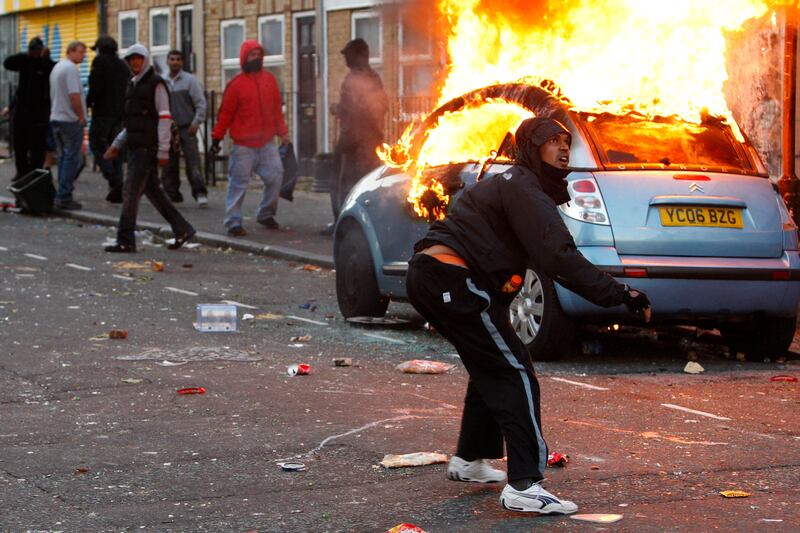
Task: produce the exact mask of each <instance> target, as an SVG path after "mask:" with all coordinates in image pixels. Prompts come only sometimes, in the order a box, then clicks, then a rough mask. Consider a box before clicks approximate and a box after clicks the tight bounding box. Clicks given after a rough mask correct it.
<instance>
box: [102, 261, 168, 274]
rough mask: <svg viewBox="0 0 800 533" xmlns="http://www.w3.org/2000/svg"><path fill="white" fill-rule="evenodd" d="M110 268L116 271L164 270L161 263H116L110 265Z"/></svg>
mask: <svg viewBox="0 0 800 533" xmlns="http://www.w3.org/2000/svg"><path fill="white" fill-rule="evenodd" d="M111 266H113V267H114V268H116V269H117V270H152V271H154V272H162V271H163V270H164V263H163V262H161V261H150V260H147V261H141V262H136V261H116V262H114V263H111Z"/></svg>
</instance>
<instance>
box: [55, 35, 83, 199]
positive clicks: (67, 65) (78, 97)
mask: <svg viewBox="0 0 800 533" xmlns="http://www.w3.org/2000/svg"><path fill="white" fill-rule="evenodd" d="M85 56H86V45H85V44H83V43H82V42H80V41H73V42H71V43H69V45H68V46H67V56H66V57H65V58H64V59H62V60H61V61H59V62H58V63H57V64H56V66H55V67H53V71H52V72H51V73H50V122H51V123H52V125H53V133H54V134H55V138H56V145H57V147H58V192H57V193H56V201H55V206H56V208H58V209H80V208H81V207H82V206H81V204H80V203H78V202H76V201H75V200H73V198H72V190H73V189H74V182H75V179H76V178H77V177H78V173H79V172H80V169H81V165H82V164H83V157H82V155H83V154H82V153H81V147H82V146H83V128H84V127H85V126H86V105H85V103H84V101H83V87H82V85H81V75H80V73H79V72H78V65H80V64H81V63H83V58H84V57H85Z"/></svg>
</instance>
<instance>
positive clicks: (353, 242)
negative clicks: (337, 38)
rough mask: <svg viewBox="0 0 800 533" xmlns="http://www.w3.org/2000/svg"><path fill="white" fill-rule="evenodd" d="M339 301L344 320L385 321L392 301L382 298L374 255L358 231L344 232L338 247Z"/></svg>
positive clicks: (365, 239)
mask: <svg viewBox="0 0 800 533" xmlns="http://www.w3.org/2000/svg"><path fill="white" fill-rule="evenodd" d="M334 265H335V267H336V299H337V300H338V302H339V310H340V311H341V313H342V315H344V317H345V318H350V317H354V316H371V317H382V316H383V315H385V314H386V308H387V307H388V306H389V298H387V297H386V296H383V295H381V293H380V291H379V290H378V280H377V279H376V278H375V270H374V266H373V260H372V254H371V253H370V250H369V243H367V238H366V237H365V236H364V233H363V232H362V231H361V230H360V229H359V228H356V227H350V228H346V229H345V234H344V237H342V240H341V241H340V242H339V243H338V246H337V247H336V256H335V257H334Z"/></svg>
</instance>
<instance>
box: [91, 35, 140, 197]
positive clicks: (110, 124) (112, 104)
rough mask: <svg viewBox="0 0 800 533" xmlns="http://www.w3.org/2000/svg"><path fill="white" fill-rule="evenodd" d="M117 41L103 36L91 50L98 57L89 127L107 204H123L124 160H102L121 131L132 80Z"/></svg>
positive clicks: (119, 158) (94, 74)
mask: <svg viewBox="0 0 800 533" xmlns="http://www.w3.org/2000/svg"><path fill="white" fill-rule="evenodd" d="M117 49H118V47H117V41H116V40H115V39H114V38H113V37H111V36H110V35H101V36H100V37H98V38H97V41H95V43H94V46H92V50H94V51H95V52H96V53H97V55H95V57H94V59H93V60H92V68H91V70H90V71H89V92H88V93H87V95H86V106H87V107H88V108H89V109H90V110H91V112H92V122H91V124H90V126H89V146H90V147H91V149H92V153H93V154H94V159H95V161H96V162H97V166H98V167H100V172H102V173H103V177H104V178H105V179H106V181H107V182H108V194H107V195H106V201H108V202H111V203H113V204H121V203H122V182H123V168H122V167H123V165H122V158H121V157H118V158H116V159H114V160H112V161H109V160H107V159H105V158H104V157H103V154H105V152H106V150H108V147H109V146H111V143H112V142H113V141H114V139H115V138H116V137H117V135H119V132H120V131H121V130H122V113H123V106H124V104H125V89H126V88H127V87H128V80H129V79H130V78H131V71H130V69H129V68H128V65H127V64H126V63H125V62H124V61H123V60H122V59H120V58H119V56H118V55H117Z"/></svg>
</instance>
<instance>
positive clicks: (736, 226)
mask: <svg viewBox="0 0 800 533" xmlns="http://www.w3.org/2000/svg"><path fill="white" fill-rule="evenodd" d="M472 112H474V113H478V114H481V113H483V114H485V115H486V116H487V117H488V118H487V120H486V121H482V120H481V119H480V117H478V118H477V119H476V118H475V117H472V119H470V120H468V121H467V120H462V118H463V117H465V116H467V115H469V114H470V113H472ZM534 115H535V116H548V117H553V118H556V119H558V120H559V121H561V122H562V123H564V124H565V125H567V127H568V128H569V129H570V131H571V133H572V136H573V143H572V155H571V161H570V166H571V168H572V169H573V172H572V173H571V174H570V175H569V177H568V182H569V185H568V189H569V192H570V197H571V200H570V202H568V203H566V204H563V205H562V206H560V211H561V216H562V218H563V220H564V222H565V224H566V225H567V227H568V228H569V230H570V232H571V233H572V236H573V238H574V240H575V243H576V245H577V247H578V249H579V250H580V252H581V253H582V254H583V255H584V256H585V257H586V258H587V259H589V260H590V261H591V262H592V263H594V264H595V265H596V266H597V267H598V268H600V269H601V270H603V271H605V272H607V273H609V274H611V275H612V276H614V277H615V278H617V279H619V280H620V281H623V282H626V283H629V284H631V285H632V286H635V287H637V288H641V289H642V290H644V291H645V292H646V293H647V294H648V296H649V297H650V299H651V301H652V303H653V310H654V319H655V320H656V321H657V322H658V323H661V324H670V323H671V324H688V325H697V326H703V327H713V328H719V330H720V331H721V332H722V334H723V336H724V337H725V338H726V340H727V341H728V342H729V343H730V344H731V346H732V347H733V348H734V349H735V350H737V351H741V352H744V353H745V354H746V355H747V356H748V357H749V358H759V359H760V358H762V357H764V356H776V355H779V354H782V353H785V351H786V350H787V348H788V347H789V345H790V343H791V342H792V339H793V336H794V331H795V327H796V318H797V317H796V315H797V304H798V301H799V300H800V283H798V282H799V281H800V251H798V236H797V227H796V226H795V225H794V223H793V222H792V220H791V218H790V216H789V213H788V211H787V209H786V207H785V205H784V203H783V201H782V199H781V198H780V196H779V195H778V193H777V190H776V189H775V187H774V185H773V184H772V182H771V181H770V180H769V178H768V175H767V171H766V169H765V168H764V166H763V164H762V163H761V161H760V159H759V156H758V154H757V152H756V151H755V149H754V148H753V147H752V145H751V144H750V142H749V141H748V140H747V139H746V138H745V137H744V135H742V134H741V132H739V130H738V128H737V127H736V125H735V124H730V123H728V122H726V120H724V119H722V118H719V117H715V116H711V115H706V116H703V117H702V120H701V121H699V122H697V123H695V122H687V121H684V120H682V119H679V118H677V117H658V116H656V117H648V116H645V115H642V114H638V113H636V112H628V113H624V114H616V113H615V114H612V113H602V112H600V113H598V112H589V111H579V110H576V109H575V108H574V107H572V106H570V103H569V101H568V100H567V99H566V98H565V97H564V96H563V95H561V94H559V93H558V91H557V89H556V88H554V87H552V86H548V85H546V84H544V85H543V84H539V83H536V84H533V83H525V82H518V83H508V84H501V85H494V86H490V87H485V88H482V89H478V90H474V91H471V92H469V93H467V94H465V95H464V96H461V97H458V98H455V99H453V100H450V101H449V102H447V103H445V104H444V105H442V106H440V107H439V108H438V109H436V110H435V111H434V112H432V113H431V114H430V115H429V116H428V117H427V119H426V120H425V121H424V122H423V123H422V124H420V125H419V126H417V127H416V128H415V129H413V130H409V132H408V135H407V136H405V137H404V139H403V140H402V141H401V142H400V143H398V145H396V146H395V148H394V150H395V152H396V153H392V152H389V151H387V153H386V154H384V159H385V160H386V161H387V163H388V164H386V165H384V166H382V167H381V168H378V169H376V170H375V171H373V172H371V173H370V174H368V175H367V176H365V177H364V178H363V179H362V180H361V181H360V182H359V183H358V184H357V185H356V187H354V189H353V191H352V192H351V194H350V196H349V197H348V199H347V201H346V203H345V206H344V208H343V210H342V213H341V215H340V217H339V219H338V221H337V225H336V230H335V235H334V260H335V264H336V273H337V276H336V290H337V298H338V302H339V308H340V310H341V312H342V314H343V315H344V316H346V317H352V316H360V315H368V316H382V315H383V314H384V313H385V312H386V309H387V306H388V303H389V301H390V300H403V299H404V298H405V296H406V292H405V274H406V270H407V261H408V260H409V259H410V258H411V256H412V254H413V251H412V246H413V244H414V243H415V242H416V241H417V240H419V239H420V238H421V237H422V236H423V235H424V234H425V232H426V230H427V226H428V221H429V220H432V219H434V218H437V217H442V216H445V215H446V210H447V208H448V206H449V205H452V203H453V202H456V201H458V195H459V194H460V192H461V191H462V190H463V189H464V188H467V187H470V186H471V185H473V184H474V183H476V181H477V180H480V179H496V178H495V177H494V176H495V175H497V174H499V173H502V172H504V171H505V170H506V169H507V168H508V166H509V164H510V160H511V157H512V156H511V154H512V153H513V143H509V142H508V141H509V135H508V132H510V131H514V129H515V125H516V124H519V122H521V120H523V119H524V118H526V117H528V116H534ZM453 125H455V126H453ZM470 128H472V129H470ZM456 130H457V132H458V133H457V134H458V135H462V136H463V137H464V139H463V140H462V142H459V143H458V144H459V146H464V145H465V144H469V145H470V146H468V149H465V150H464V151H463V155H464V157H463V158H459V157H458V156H459V155H461V154H455V156H454V155H453V153H452V151H451V152H450V153H449V154H447V155H443V156H442V158H443V159H442V160H441V161H437V160H436V158H435V157H431V154H436V153H437V152H438V149H437V143H440V142H442V141H443V140H446V139H449V138H452V136H453V135H455V134H456V133H455V131H456ZM398 147H402V149H401V150H398ZM426 151H427V153H428V156H427V157H423V154H425V153H426ZM476 154H478V156H477V157H476ZM422 160H425V161H427V163H428V164H426V165H424V166H423V165H420V164H419V162H420V161H422ZM627 319H628V313H627V311H626V310H625V309H624V308H623V307H622V306H620V307H618V308H611V309H604V308H600V307H597V306H595V305H593V304H591V303H589V302H588V301H586V300H585V299H583V298H581V297H580V296H578V295H576V294H574V293H572V292H570V291H569V290H567V289H565V288H564V287H562V286H560V285H559V284H558V283H557V282H555V281H554V280H552V279H550V278H548V277H547V276H544V275H543V274H542V273H539V272H536V271H535V270H529V271H528V272H527V275H526V277H525V282H524V285H523V287H522V290H521V291H520V293H519V295H518V296H517V298H516V300H515V301H514V303H513V304H512V306H511V316H510V320H511V321H512V323H513V325H514V326H515V329H516V331H517V333H518V334H519V336H520V338H521V339H522V340H523V341H524V342H525V343H526V344H527V345H528V347H529V349H530V351H531V353H532V355H533V356H534V358H535V359H539V360H542V359H547V358H554V357H557V356H559V355H560V354H562V353H564V352H565V351H566V350H567V349H568V348H569V346H570V344H571V343H572V342H574V339H575V334H574V324H575V322H576V321H580V322H581V323H594V324H612V323H624V322H625V321H626V320H627Z"/></svg>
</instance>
